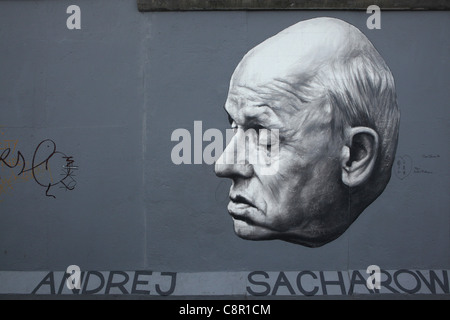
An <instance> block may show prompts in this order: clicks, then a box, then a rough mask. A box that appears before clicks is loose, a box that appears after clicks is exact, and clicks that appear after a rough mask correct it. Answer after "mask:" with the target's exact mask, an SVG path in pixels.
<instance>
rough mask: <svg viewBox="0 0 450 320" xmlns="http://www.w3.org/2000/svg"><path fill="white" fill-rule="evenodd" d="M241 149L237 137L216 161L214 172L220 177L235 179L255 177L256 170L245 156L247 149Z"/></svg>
mask: <svg viewBox="0 0 450 320" xmlns="http://www.w3.org/2000/svg"><path fill="white" fill-rule="evenodd" d="M239 149H240V148H239V146H237V145H236V136H235V137H234V138H233V139H232V140H231V141H230V143H229V144H228V146H227V147H226V148H225V150H224V151H223V153H222V155H221V156H220V158H219V159H217V161H216V164H215V167H214V171H215V173H216V175H217V176H218V177H221V178H230V179H235V178H250V177H251V176H253V174H254V168H253V165H252V164H251V163H249V161H248V157H247V156H246V155H245V149H246V148H245V147H244V148H242V149H243V150H239Z"/></svg>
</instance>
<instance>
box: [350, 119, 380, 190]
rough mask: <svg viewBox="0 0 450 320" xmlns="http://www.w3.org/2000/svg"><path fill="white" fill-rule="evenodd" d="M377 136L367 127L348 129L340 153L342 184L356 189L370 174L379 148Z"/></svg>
mask: <svg viewBox="0 0 450 320" xmlns="http://www.w3.org/2000/svg"><path fill="white" fill-rule="evenodd" d="M378 143H379V139H378V134H377V133H376V132H375V131H374V130H373V129H370V128H367V127H355V128H350V129H349V130H348V131H347V133H346V144H345V145H344V147H343V148H342V152H341V164H342V182H344V184H346V185H347V186H349V187H356V186H358V185H360V184H362V183H363V182H365V181H366V180H367V179H368V178H369V177H370V175H371V174H372V171H373V167H374V166H375V161H376V160H377V155H378V148H379V145H378Z"/></svg>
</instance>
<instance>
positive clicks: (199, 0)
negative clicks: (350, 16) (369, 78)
mask: <svg viewBox="0 0 450 320" xmlns="http://www.w3.org/2000/svg"><path fill="white" fill-rule="evenodd" d="M137 5H138V10H139V11H141V12H149V11H236V10H367V7H369V6H370V5H377V6H379V7H380V9H381V10H433V11H436V10H439V11H442V10H450V1H448V0H346V1H341V0H137Z"/></svg>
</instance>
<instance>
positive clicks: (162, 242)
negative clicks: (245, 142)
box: [0, 0, 450, 272]
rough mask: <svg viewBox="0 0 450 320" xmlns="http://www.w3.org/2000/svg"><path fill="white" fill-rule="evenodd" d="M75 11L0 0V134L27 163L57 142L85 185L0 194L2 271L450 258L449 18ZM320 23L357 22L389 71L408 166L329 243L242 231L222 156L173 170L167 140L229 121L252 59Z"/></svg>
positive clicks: (393, 265) (96, 7)
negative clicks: (233, 214)
mask: <svg viewBox="0 0 450 320" xmlns="http://www.w3.org/2000/svg"><path fill="white" fill-rule="evenodd" d="M70 4H72V3H71V2H69V1H58V2H55V1H39V2H35V1H33V2H29V1H1V2H0V43H1V44H0V70H1V72H0V84H1V86H0V104H1V107H0V119H1V120H0V126H1V130H3V131H2V132H4V135H2V136H1V137H0V139H6V138H8V139H16V140H18V146H19V149H20V150H21V151H23V153H24V155H25V157H26V158H27V159H29V158H31V157H32V153H33V150H34V148H36V146H37V144H38V143H39V142H40V141H42V140H44V139H48V138H49V139H53V140H54V141H55V142H56V144H57V148H58V149H60V150H61V151H63V152H64V153H66V154H67V155H70V156H73V157H74V160H75V161H76V164H77V165H78V166H79V170H78V171H77V173H76V174H77V176H76V180H77V185H76V188H75V189H74V190H73V191H67V192H65V191H64V190H62V189H61V190H56V191H55V194H56V196H57V198H56V199H52V198H48V197H45V189H42V188H41V187H39V186H37V185H36V184H35V183H34V182H33V181H24V182H20V183H16V184H14V187H13V189H12V190H10V189H9V190H8V191H7V192H5V193H3V194H0V196H1V200H2V202H0V270H65V268H66V267H67V266H68V265H70V264H77V265H79V266H80V267H81V268H82V269H84V270H139V269H152V270H159V271H180V272H203V271H245V270H350V269H365V268H366V267H367V266H368V265H371V264H378V265H380V266H381V267H382V268H384V269H399V268H408V269H414V268H417V269H439V268H444V269H445V268H447V269H448V268H449V267H450V254H449V253H450V215H449V213H450V212H449V207H450V206H449V204H450V203H449V202H450V199H449V198H448V192H449V190H450V184H449V183H450V182H449V181H450V179H449V173H450V172H449V167H448V162H449V161H448V159H449V157H450V150H449V146H448V136H449V133H450V132H449V130H450V129H449V128H450V126H449V115H448V101H450V93H449V91H448V87H449V81H450V80H449V78H448V74H449V72H450V61H449V60H448V56H449V53H450V52H449V50H450V40H449V39H450V37H449V36H448V30H450V19H449V13H448V12H383V13H382V29H381V30H368V29H367V28H366V19H367V17H368V15H367V14H365V13H364V12H336V11H333V12H331V11H329V12H328V11H321V12H319V11H312V12H302V11H295V12H208V13H202V12H191V13H185V12H174V13H139V12H138V10H137V8H136V3H135V2H133V1H118V0H116V1H95V2H91V1H78V3H77V4H78V5H79V6H80V7H81V11H82V29H81V30H73V31H71V30H68V29H67V28H66V19H67V17H68V15H67V14H66V13H65V11H66V8H67V6H69V5H70ZM318 16H333V17H337V18H340V19H343V20H346V21H348V22H350V23H352V24H353V25H355V26H356V27H358V28H359V29H361V30H362V31H363V32H364V33H365V34H366V35H367V37H368V38H369V40H371V41H372V43H373V44H374V45H375V47H376V48H377V49H378V51H379V52H380V53H381V55H382V56H383V58H384V59H385V60H386V62H387V64H388V65H389V66H390V68H391V70H392V72H393V74H394V77H395V80H396V85H397V95H398V102H399V106H400V109H401V111H402V118H401V127H400V140H399V145H398V151H397V155H398V156H402V157H403V158H402V159H399V160H401V161H409V160H408V159H411V163H408V164H407V166H408V169H409V167H411V172H410V173H409V174H408V175H407V176H404V175H401V176H399V177H398V176H397V175H396V174H393V176H392V179H391V182H390V183H389V185H388V187H387V189H386V190H385V192H384V193H383V194H382V196H380V198H378V199H377V200H376V201H375V202H374V203H373V204H372V205H371V206H370V207H369V208H368V209H366V211H365V212H364V213H363V214H362V215H361V216H360V217H359V218H358V220H357V221H356V222H355V223H354V224H353V225H352V226H351V227H350V229H349V230H348V231H347V232H346V233H345V234H344V235H343V236H341V237H340V238H339V239H337V240H336V241H334V242H332V243H330V244H327V245H325V246H324V247H321V248H316V249H309V248H303V247H300V246H298V245H293V244H289V243H286V242H281V241H270V242H251V241H246V240H241V239H239V238H238V237H236V236H235V235H234V234H233V230H232V222H231V219H230V218H229V216H228V214H227V212H226V204H227V193H228V187H229V183H228V182H225V181H222V179H219V178H217V177H216V176H215V175H214V172H213V166H211V165H206V164H202V165H180V166H176V165H174V164H172V162H171V159H170V153H171V150H172V148H173V147H174V145H175V144H176V143H175V142H171V141H170V136H171V133H172V131H173V130H175V129H177V128H186V129H188V130H189V131H191V132H193V123H194V121H195V120H202V121H203V129H204V130H206V129H208V128H219V129H221V130H224V129H226V128H227V127H228V123H227V120H226V116H225V113H224V112H223V109H222V106H223V104H224V102H225V98H226V95H227V90H228V83H229V78H230V76H231V73H232V72H233V70H234V68H235V67H236V64H237V63H238V62H239V61H240V59H241V58H242V56H243V55H244V54H245V53H246V52H247V51H248V50H249V49H251V48H252V47H254V46H255V45H256V44H258V43H260V42H261V41H263V40H265V39H266V38H268V37H269V36H271V35H274V34H275V33H277V32H279V31H281V30H282V29H284V28H286V27H287V26H290V25H292V24H294V23H296V22H298V21H301V20H304V19H308V18H312V17H318ZM406 155H407V156H409V158H408V157H406ZM431 155H432V156H437V155H439V157H429V156H431ZM405 159H406V160H405ZM415 168H417V169H415ZM394 170H395V166H394ZM424 171H426V172H431V173H424Z"/></svg>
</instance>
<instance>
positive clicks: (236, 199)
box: [230, 195, 256, 208]
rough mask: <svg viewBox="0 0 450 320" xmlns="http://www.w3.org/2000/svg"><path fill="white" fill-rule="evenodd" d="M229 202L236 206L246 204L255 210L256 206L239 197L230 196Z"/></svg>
mask: <svg viewBox="0 0 450 320" xmlns="http://www.w3.org/2000/svg"><path fill="white" fill-rule="evenodd" d="M230 200H231V201H232V202H234V203H236V204H246V205H249V206H250V207H253V208H256V206H255V205H254V204H253V203H252V202H251V201H250V200H248V199H247V198H246V197H244V196H241V195H236V196H230Z"/></svg>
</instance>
